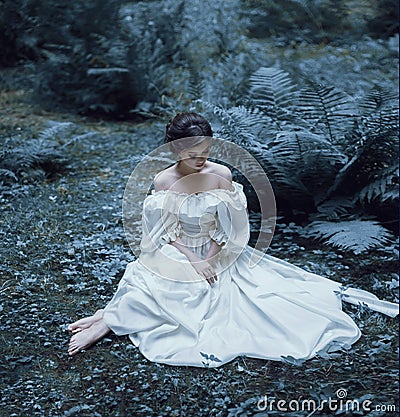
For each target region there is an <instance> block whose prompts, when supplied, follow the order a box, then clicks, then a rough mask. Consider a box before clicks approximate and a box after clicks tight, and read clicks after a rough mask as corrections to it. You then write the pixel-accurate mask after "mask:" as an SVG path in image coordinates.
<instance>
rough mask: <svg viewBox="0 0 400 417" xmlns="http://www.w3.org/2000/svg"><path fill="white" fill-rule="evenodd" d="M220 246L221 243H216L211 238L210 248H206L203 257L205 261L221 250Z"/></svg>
mask: <svg viewBox="0 0 400 417" xmlns="http://www.w3.org/2000/svg"><path fill="white" fill-rule="evenodd" d="M221 247H222V245H218V243H217V242H216V241H215V240H211V245H210V248H209V249H208V252H207V255H206V257H205V258H204V259H205V260H207V261H208V260H210V259H212V258H213V257H214V256H215V255H217V254H218V253H219V252H220V251H221Z"/></svg>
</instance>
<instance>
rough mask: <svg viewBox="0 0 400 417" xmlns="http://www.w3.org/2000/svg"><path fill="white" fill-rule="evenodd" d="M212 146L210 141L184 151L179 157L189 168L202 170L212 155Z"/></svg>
mask: <svg viewBox="0 0 400 417" xmlns="http://www.w3.org/2000/svg"><path fill="white" fill-rule="evenodd" d="M210 146H211V143H210V141H209V140H205V141H203V142H201V143H199V144H198V145H196V146H192V147H191V148H187V149H184V150H183V151H181V152H179V154H178V155H179V157H180V158H181V160H182V163H184V164H185V165H187V166H188V167H189V168H192V169H195V170H201V169H202V168H203V167H204V165H205V163H206V161H207V158H208V157H209V155H210Z"/></svg>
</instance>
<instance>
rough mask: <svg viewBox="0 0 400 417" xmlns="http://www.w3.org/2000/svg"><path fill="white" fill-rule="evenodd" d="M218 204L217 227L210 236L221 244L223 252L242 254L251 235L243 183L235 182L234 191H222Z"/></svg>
mask: <svg viewBox="0 0 400 417" xmlns="http://www.w3.org/2000/svg"><path fill="white" fill-rule="evenodd" d="M220 195H221V200H220V202H219V204H218V205H217V216H216V228H215V230H213V231H210V238H211V239H212V240H214V241H215V242H216V243H218V244H219V245H221V246H222V247H221V252H222V251H223V252H225V255H227V253H228V252H229V253H231V254H236V255H237V254H240V253H241V252H242V250H243V248H244V247H245V246H246V245H247V243H248V241H249V237H250V226H249V219H248V215H247V200H246V196H245V195H244V193H243V188H242V186H241V184H238V183H235V185H234V191H229V190H225V192H221V193H220Z"/></svg>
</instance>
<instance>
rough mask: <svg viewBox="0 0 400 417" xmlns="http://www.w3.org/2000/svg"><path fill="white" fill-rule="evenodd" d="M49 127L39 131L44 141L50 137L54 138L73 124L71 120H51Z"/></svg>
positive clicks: (40, 137)
mask: <svg viewBox="0 0 400 417" xmlns="http://www.w3.org/2000/svg"><path fill="white" fill-rule="evenodd" d="M48 124H49V127H48V128H47V129H45V130H43V131H42V132H40V133H39V139H40V140H42V141H45V140H48V139H54V138H55V137H56V136H57V135H59V134H60V133H65V131H67V130H68V129H70V128H71V127H72V126H73V123H71V122H55V121H51V122H49V123H48Z"/></svg>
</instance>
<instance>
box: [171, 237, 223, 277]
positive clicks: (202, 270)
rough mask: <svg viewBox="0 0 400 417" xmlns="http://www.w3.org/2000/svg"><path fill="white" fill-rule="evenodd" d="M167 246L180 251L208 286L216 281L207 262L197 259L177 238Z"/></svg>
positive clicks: (212, 270)
mask: <svg viewBox="0 0 400 417" xmlns="http://www.w3.org/2000/svg"><path fill="white" fill-rule="evenodd" d="M169 244H170V245H172V246H174V247H175V248H176V249H178V250H179V251H181V252H182V253H183V254H184V255H185V256H186V257H187V258H188V260H189V262H190V263H191V264H192V266H193V268H194V269H195V270H196V272H197V273H198V274H199V275H200V276H202V277H203V278H205V279H206V281H207V282H208V283H209V284H213V283H214V282H215V281H217V279H218V277H217V275H216V273H215V270H214V268H213V267H212V266H211V265H210V263H209V262H208V260H207V259H201V258H199V257H198V256H197V255H196V254H195V253H194V252H192V251H191V250H190V249H188V248H187V247H186V246H185V245H184V243H183V242H182V240H181V239H180V238H179V237H178V238H177V239H176V240H174V241H171V242H169Z"/></svg>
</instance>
